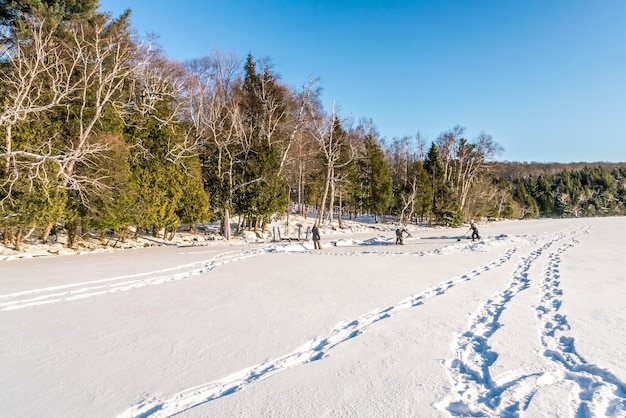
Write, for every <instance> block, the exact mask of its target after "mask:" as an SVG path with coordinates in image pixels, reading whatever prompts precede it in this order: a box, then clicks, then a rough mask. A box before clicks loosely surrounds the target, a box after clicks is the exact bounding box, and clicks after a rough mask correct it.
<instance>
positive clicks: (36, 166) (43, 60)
mask: <svg viewBox="0 0 626 418" xmlns="http://www.w3.org/2000/svg"><path fill="white" fill-rule="evenodd" d="M58 27H59V22H58V21H56V20H55V19H53V18H52V17H42V16H35V15H32V16H27V17H26V18H25V20H24V25H23V27H21V29H19V30H17V29H16V30H15V31H13V36H12V38H11V39H10V42H7V43H4V44H3V46H5V49H3V50H2V51H1V55H0V60H1V61H2V62H3V64H4V65H3V66H2V70H1V71H0V83H1V85H2V89H1V94H2V96H3V101H4V102H3V103H2V108H1V111H0V127H2V128H3V130H4V149H2V148H0V159H2V160H3V161H4V169H5V172H6V177H5V178H4V179H3V181H2V186H4V188H5V189H6V190H7V193H5V195H4V196H2V199H1V200H0V205H1V204H2V203H3V202H4V201H5V200H7V199H9V200H10V199H12V193H11V190H12V188H13V186H14V185H15V184H16V182H18V181H20V180H22V179H23V178H25V179H26V180H27V181H26V182H27V183H28V182H30V187H31V188H32V185H33V181H34V180H35V179H39V180H47V179H46V177H45V176H46V173H47V172H46V170H44V169H43V166H44V164H46V163H48V162H51V163H53V164H55V165H56V166H57V167H58V168H59V169H60V168H61V167H62V166H63V164H64V163H65V162H66V161H67V159H68V156H67V155H64V154H62V153H59V152H57V151H56V150H54V149H53V147H52V146H50V144H49V142H48V141H45V140H44V141H41V142H40V143H39V144H32V145H30V147H28V148H19V149H18V148H15V147H14V143H13V128H14V127H15V126H16V125H17V124H19V123H24V122H26V121H27V120H28V118H32V117H35V115H37V114H41V113H43V112H46V111H50V110H51V109H54V108H56V107H59V106H64V105H67V102H68V100H69V99H70V97H71V95H72V94H73V93H74V92H75V91H76V89H77V86H76V85H75V83H74V81H73V80H72V76H73V68H72V67H71V66H67V65H66V62H65V58H66V55H67V54H66V52H67V51H66V50H65V49H64V48H63V45H61V44H59V42H58V39H57V37H56V36H55V35H56V33H57V31H58ZM75 157H77V158H78V157H81V156H80V155H76V156H75Z"/></svg>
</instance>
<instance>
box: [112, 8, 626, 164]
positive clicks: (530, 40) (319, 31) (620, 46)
mask: <svg viewBox="0 0 626 418" xmlns="http://www.w3.org/2000/svg"><path fill="white" fill-rule="evenodd" d="M126 8H130V9H131V10H132V18H131V19H132V22H133V27H134V28H135V29H136V30H137V32H138V34H139V35H140V36H142V35H145V34H146V33H148V32H152V33H155V34H156V35H158V41H159V43H160V44H161V46H162V47H163V49H164V50H165V51H166V54H167V56H168V57H169V58H171V59H174V60H179V61H184V60H187V59H191V58H199V57H202V56H204V55H209V54H210V53H211V51H212V50H214V49H216V48H217V49H219V50H221V51H224V52H234V53H236V54H237V55H238V56H240V57H241V58H242V59H243V58H245V57H246V56H247V54H248V53H251V54H252V56H253V57H254V58H255V59H258V58H263V57H270V58H271V59H272V62H273V63H274V70H275V71H276V72H277V73H278V74H279V75H280V76H281V80H282V82H283V83H284V84H287V85H289V86H292V87H296V88H297V87H300V86H302V85H303V84H305V83H306V82H307V81H308V80H309V78H310V76H316V77H319V78H320V86H321V87H322V88H323V97H322V99H323V102H324V105H325V106H326V107H327V108H330V103H331V102H336V104H337V106H338V108H339V112H340V115H341V116H342V117H351V118H353V119H354V120H355V121H358V120H359V119H360V118H371V119H372V121H373V122H374V125H375V126H376V128H377V130H378V132H379V133H380V135H381V137H385V138H387V139H388V140H391V139H392V138H394V137H402V136H414V135H415V134H416V133H418V132H419V133H420V134H421V135H422V136H423V137H425V138H426V139H427V140H429V141H434V140H435V139H436V138H437V136H439V135H440V134H441V133H442V132H446V131H448V130H450V129H452V128H453V127H454V126H455V125H461V126H464V127H465V128H466V131H465V133H466V136H467V138H468V139H470V140H471V139H474V138H475V137H476V136H477V135H478V134H479V133H480V132H482V131H484V132H486V133H488V134H490V135H491V136H492V137H493V139H494V140H495V141H496V142H498V143H499V144H500V145H502V146H503V147H504V149H505V151H504V152H503V153H502V154H501V155H500V156H499V157H498V158H497V159H498V160H502V161H527V162H531V161H536V162H579V161H584V162H596V161H611V162H626V126H625V122H626V23H625V22H626V1H624V0H602V1H594V0H429V1H418V0H415V1H400V0H371V1H368V0H361V1H356V0H311V1H301V0H292V1H287V0H282V1H281V0H262V1H261V0H228V1H226V0H199V1H190V0H189V1H186V0H179V1H177V2H170V1H167V2H166V1H161V0H100V10H102V11H108V12H111V13H112V14H113V15H114V16H117V15H119V14H120V13H122V11H123V10H124V9H126Z"/></svg>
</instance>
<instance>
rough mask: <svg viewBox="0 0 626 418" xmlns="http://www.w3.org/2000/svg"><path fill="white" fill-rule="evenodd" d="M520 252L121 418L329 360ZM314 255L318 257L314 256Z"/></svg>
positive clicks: (178, 407)
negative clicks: (378, 326) (384, 323)
mask: <svg viewBox="0 0 626 418" xmlns="http://www.w3.org/2000/svg"><path fill="white" fill-rule="evenodd" d="M517 251H518V247H513V248H510V249H508V250H506V251H505V252H504V253H503V254H502V255H501V256H500V257H498V258H497V259H496V260H495V261H492V262H490V263H488V264H486V265H484V266H482V267H480V268H477V269H473V270H470V271H468V272H466V273H464V274H462V275H459V276H455V277H454V278H452V279H450V280H445V281H443V282H441V283H440V284H439V285H437V286H434V287H431V288H428V289H426V290H425V291H423V292H421V293H419V294H416V295H413V296H410V297H408V298H406V299H404V300H402V301H400V302H399V303H398V304H396V305H394V306H388V307H383V308H378V309H375V310H373V311H371V312H368V313H366V314H364V315H362V316H360V317H358V318H357V319H354V320H351V321H343V322H340V323H339V324H337V325H336V326H335V327H334V328H333V329H332V330H331V331H330V332H329V333H328V334H326V335H325V336H322V337H317V338H314V339H312V340H310V341H308V342H306V343H305V344H304V345H302V346H301V347H300V348H298V349H297V350H295V351H292V352H291V353H288V354H286V355H284V356H281V357H278V358H276V359H273V360H268V361H265V362H263V363H260V364H257V365H254V366H251V367H248V368H246V369H243V370H241V371H239V372H236V373H234V374H232V375H230V376H228V377H226V378H224V379H220V380H217V381H213V382H210V383H208V384H203V385H199V386H196V387H193V388H189V389H186V390H183V391H181V392H178V393H177V394H175V395H173V396H172V397H170V398H169V399H165V400H160V399H158V398H156V397H152V398H149V399H145V400H143V401H142V402H140V403H138V404H137V405H135V406H132V407H130V408H129V409H127V410H126V411H124V412H123V413H122V414H120V415H119V418H129V417H141V418H147V417H151V418H158V417H169V416H173V415H176V414H179V413H181V412H184V411H186V410H189V409H191V408H194V407H197V406H199V405H202V404H205V403H207V402H210V401H213V400H216V399H219V398H221V397H224V396H227V395H230V394H232V393H235V392H237V391H239V390H241V389H243V388H245V387H247V386H249V385H250V384H253V383H255V382H258V381H262V380H265V379H267V378H269V377H271V376H273V375H275V374H277V373H279V372H281V371H284V370H287V369H289V368H292V367H295V366H299V365H303V364H306V363H310V362H313V361H316V360H320V359H322V358H324V357H326V356H327V355H328V352H329V351H330V350H331V349H333V348H334V347H336V346H337V345H339V344H341V343H343V342H345V341H348V340H351V339H352V338H354V337H356V336H358V335H360V334H361V333H363V332H364V330H365V329H366V328H367V327H368V326H370V325H372V324H374V323H377V322H379V321H381V320H383V319H386V318H389V317H391V316H393V315H395V314H397V313H398V312H400V311H403V310H406V309H410V308H413V307H416V306H419V305H422V304H424V303H425V302H426V300H427V299H430V298H432V297H435V296H439V295H442V294H444V293H446V292H447V291H448V290H450V289H451V288H453V287H454V286H456V285H458V284H459V283H462V282H465V281H469V280H472V279H473V278H475V277H477V276H479V275H480V274H482V273H484V272H487V271H490V270H493V269H495V268H497V267H500V266H502V265H503V264H504V263H506V262H507V261H509V260H510V259H511V258H512V257H513V255H514V254H515V253H516V252H517ZM314 254H317V253H315V252H314ZM353 255H354V254H353Z"/></svg>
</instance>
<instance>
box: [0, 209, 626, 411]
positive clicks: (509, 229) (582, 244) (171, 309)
mask: <svg viewBox="0 0 626 418" xmlns="http://www.w3.org/2000/svg"><path fill="white" fill-rule="evenodd" d="M409 230H410V232H411V233H412V235H413V236H412V237H411V238H408V239H406V240H405V245H403V246H399V245H394V233H393V228H392V227H391V226H390V227H383V226H380V225H379V226H377V228H371V227H362V228H354V229H352V230H350V231H351V232H349V233H338V232H334V231H322V242H323V244H322V245H323V248H322V250H318V251H315V250H313V249H312V247H313V246H312V243H311V242H300V243H297V242H291V243H289V242H281V243H271V242H268V243H245V242H240V241H237V242H233V243H226V242H224V241H211V242H208V241H207V242H199V243H197V244H198V245H193V246H192V245H185V246H183V245H178V246H176V245H171V246H162V247H150V248H141V249H128V250H119V251H108V252H99V253H98V252H92V253H88V254H82V255H59V256H46V257H31V258H21V259H13V258H12V257H6V256H5V257H4V259H3V260H1V261H0V371H1V373H0V416H2V417H164V416H172V415H176V414H178V415H176V416H180V417H446V416H487V417H496V416H522V417H557V416H558V417H575V418H578V417H602V416H611V417H624V416H626V384H625V382H626V303H625V302H624V300H625V297H626V266H625V259H626V249H625V248H626V246H625V245H624V232H625V231H626V218H602V219H597V218H596V219H567V220H536V221H507V222H499V223H490V224H484V225H480V232H481V235H482V236H483V239H482V240H481V241H479V242H472V241H471V240H467V239H462V240H460V241H457V237H458V236H462V235H463V234H464V233H465V232H466V230H467V228H459V229H445V228H443V229H442V228H439V229H430V228H417V227H413V229H410V228H409ZM48 254H49V253H48Z"/></svg>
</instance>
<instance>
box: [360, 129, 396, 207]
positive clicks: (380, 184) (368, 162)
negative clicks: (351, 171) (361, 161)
mask: <svg viewBox="0 0 626 418" xmlns="http://www.w3.org/2000/svg"><path fill="white" fill-rule="evenodd" d="M365 150H366V156H365V165H364V168H365V169H364V172H363V174H364V176H365V178H366V182H365V184H366V187H367V191H368V192H367V194H366V195H365V208H366V209H367V210H368V211H370V212H371V213H374V214H379V215H382V214H383V213H384V212H385V211H386V210H387V209H389V206H390V204H391V199H392V191H393V190H392V184H391V179H390V177H389V168H388V167H387V164H386V163H385V156H384V153H383V150H382V148H381V147H380V146H379V145H378V144H377V143H376V140H375V139H374V138H373V137H372V136H367V137H366V138H365Z"/></svg>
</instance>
